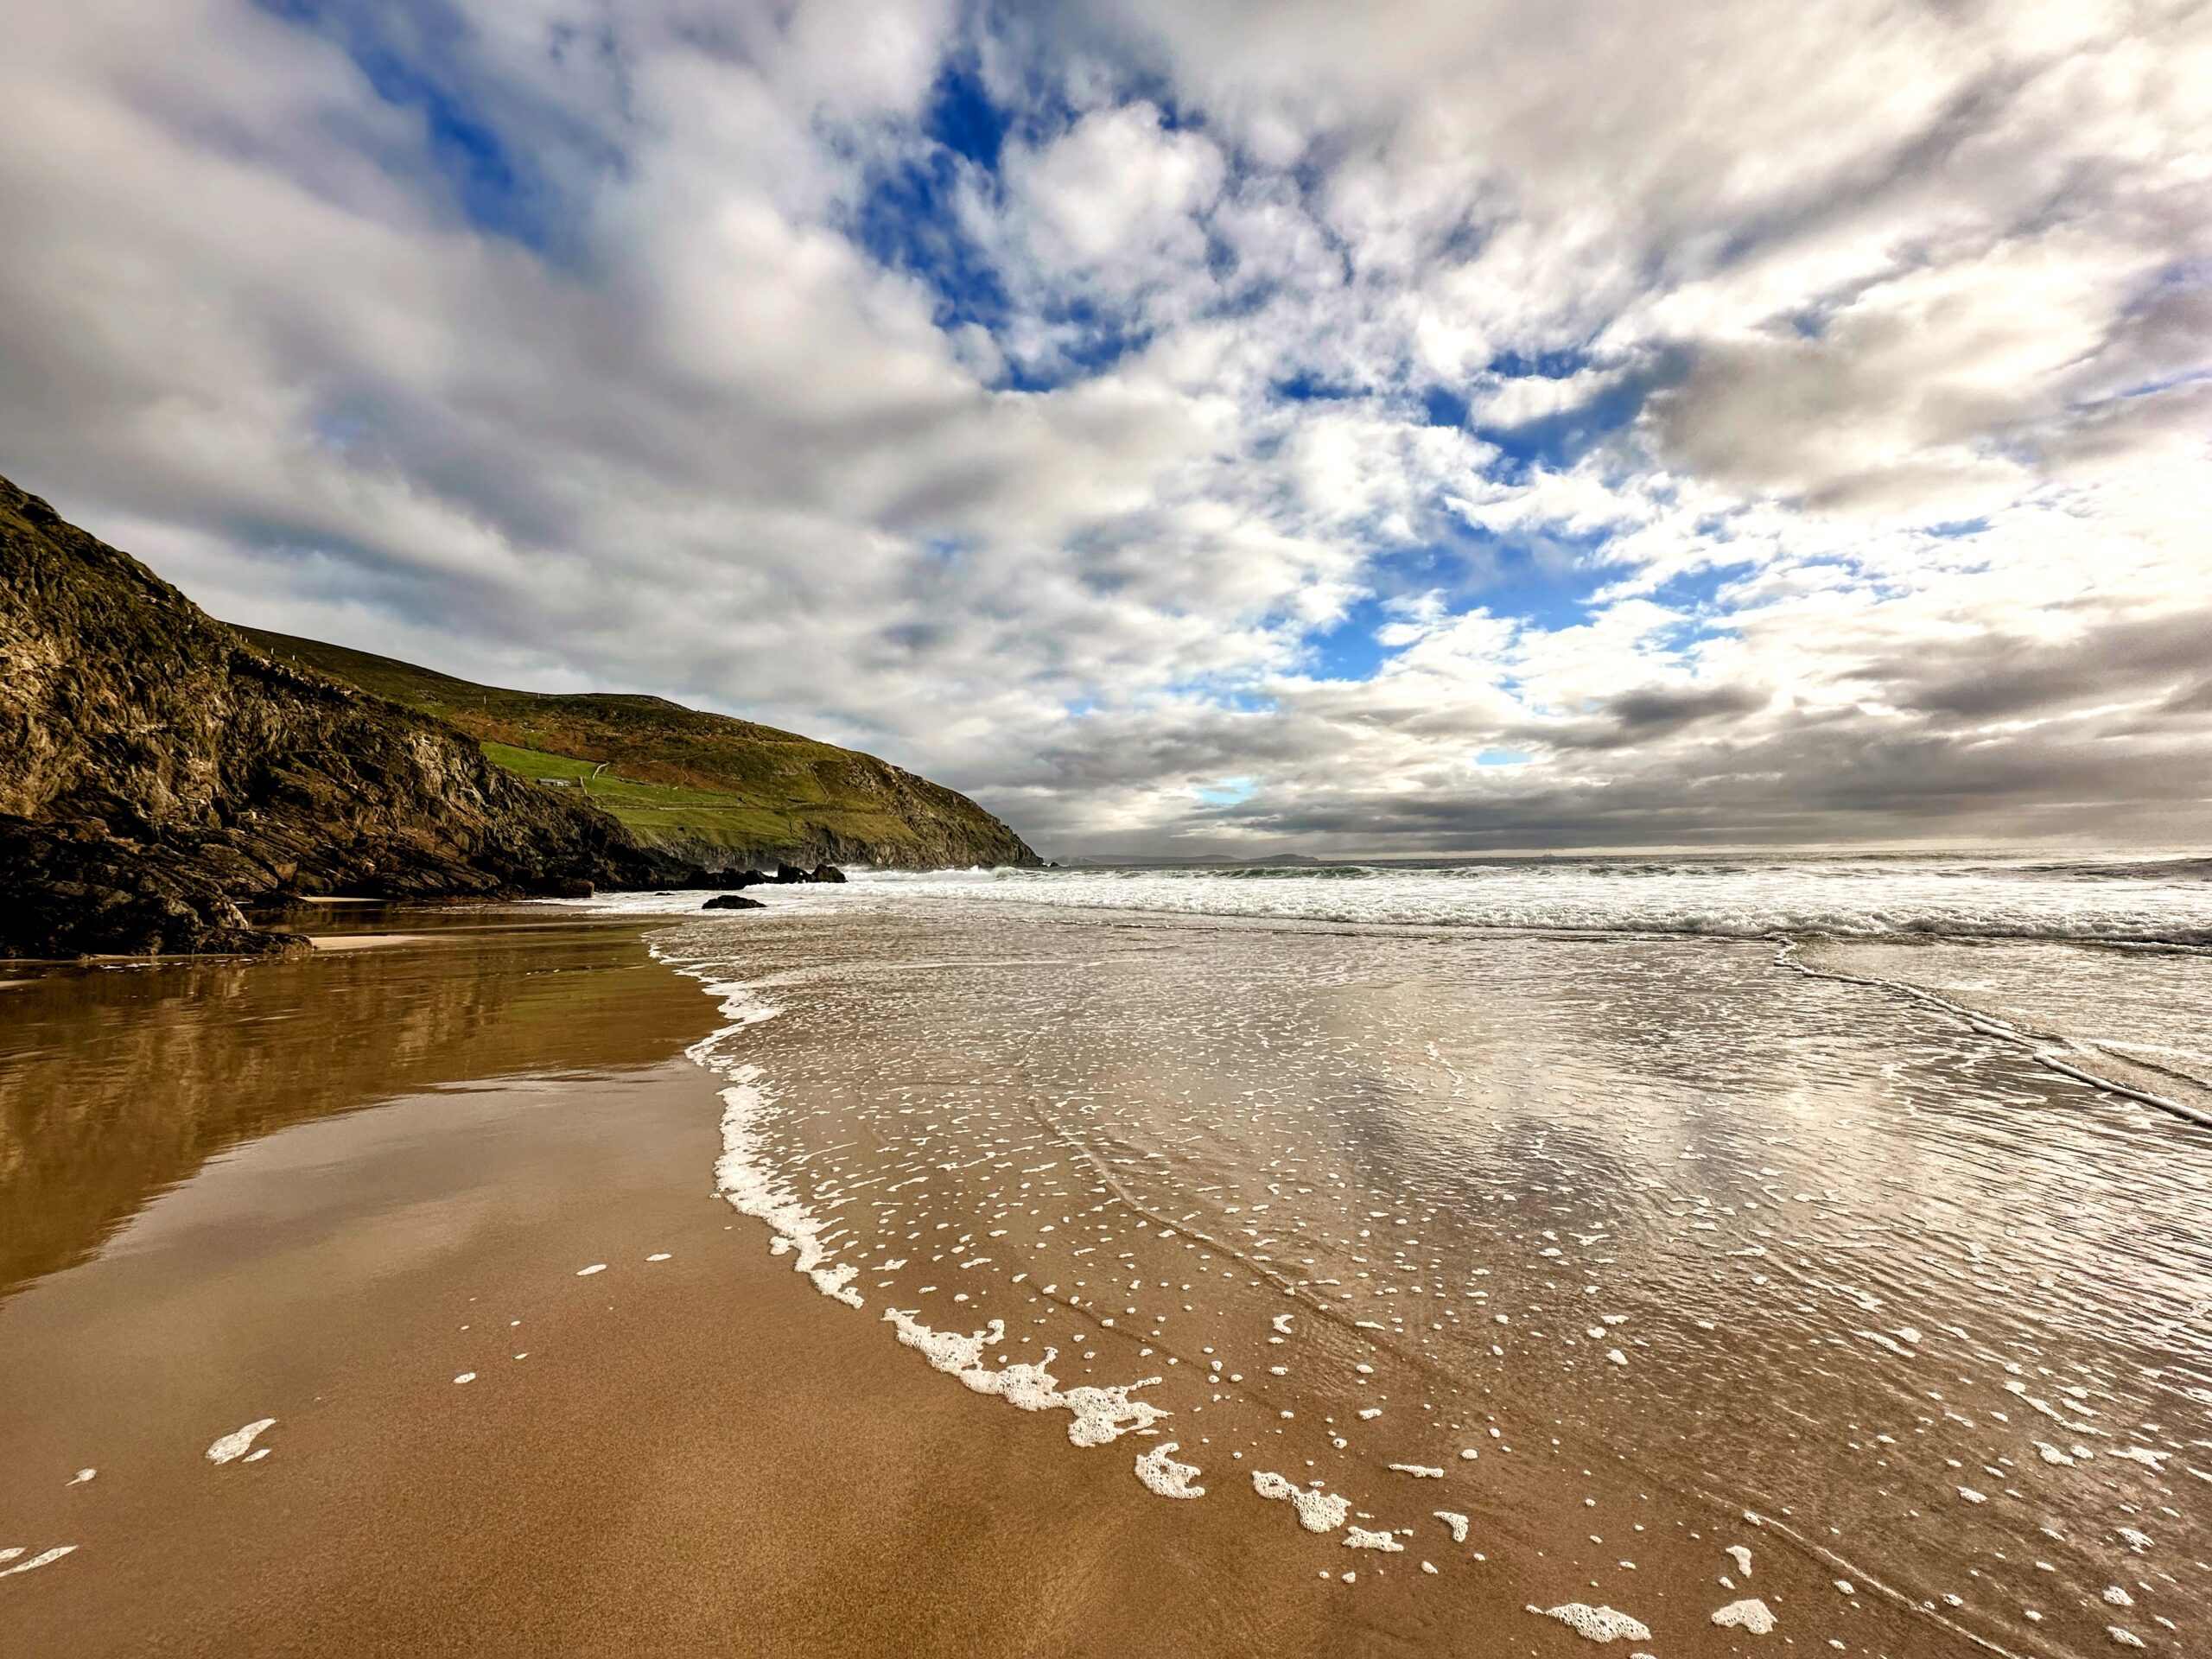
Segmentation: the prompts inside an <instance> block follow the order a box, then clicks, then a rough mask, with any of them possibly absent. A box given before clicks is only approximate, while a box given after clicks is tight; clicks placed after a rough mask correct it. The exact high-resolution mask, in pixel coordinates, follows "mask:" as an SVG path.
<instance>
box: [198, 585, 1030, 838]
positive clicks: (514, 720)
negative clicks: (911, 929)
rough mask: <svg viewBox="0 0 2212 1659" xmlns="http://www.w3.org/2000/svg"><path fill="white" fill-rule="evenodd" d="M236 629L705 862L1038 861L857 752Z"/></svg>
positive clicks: (649, 701)
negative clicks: (439, 724)
mask: <svg viewBox="0 0 2212 1659" xmlns="http://www.w3.org/2000/svg"><path fill="white" fill-rule="evenodd" d="M238 632H239V633H240V634H242V635H243V636H244V637H245V639H247V640H248V641H250V642H251V643H252V644H253V645H255V646H257V648H258V649H260V650H262V651H264V652H267V653H268V654H269V655H270V657H271V658H274V659H275V660H277V661H280V662H284V663H287V664H295V665H299V666H304V667H306V668H308V669H310V670H312V671H316V672H318V673H321V674H323V675H327V676H328V677H332V678H334V679H336V680H339V681H340V682H342V683H346V684H349V685H353V686H355V687H358V688H359V689H360V690H364V691H366V692H369V693H371V694H372V695H374V696H379V697H382V698H385V699H386V700H388V701H390V702H395V703H397V704H398V705H400V706H401V707H404V708H406V709H411V710H413V711H415V712H416V713H418V714H423V715H429V716H431V717H432V718H435V719H437V720H440V721H444V722H445V723H447V724H448V725H450V726H452V727H454V728H456V729H458V730H460V731H461V732H464V733H466V734H467V735H468V736H470V737H472V738H474V739H475V740H476V741H478V742H479V743H480V745H482V746H483V748H484V750H485V753H486V754H487V755H489V756H490V757H491V758H492V759H493V760H494V761H496V762H498V763H499V764H500V765H502V766H505V768H506V769H507V770H509V771H510V772H515V773H517V774H518V775H520V776H523V777H526V778H531V779H534V780H537V781H538V782H540V783H554V784H560V785H566V786H567V787H569V788H570V789H574V790H575V791H580V792H582V794H584V795H586V796H588V798H590V800H591V801H592V803H593V804H594V805H597V806H600V807H602V808H604V809H605V810H607V811H609V812H611V813H613V816H614V817H616V818H617V819H618V820H619V821H620V823H622V825H623V827H624V828H625V829H627V830H628V831H629V833H630V834H631V836H632V837H634V838H635V839H636V840H637V841H638V842H639V843H640V844H641V845H643V846H645V847H648V848H651V849H656V850H658V851H660V852H663V853H665V854H668V855H671V856H675V857H679V858H682V859H684V860H686V861H690V862H693V863H697V864H701V865H703V866H705V867H707V868H709V869H717V868H738V867H742V866H747V865H760V866H766V865H772V864H775V863H778V862H789V863H793V864H817V863H821V862H824V861H828V862H831V863H841V864H842V863H860V864H871V865H879V866H884V867H887V868H906V869H926V868H946V867H965V866H969V865H977V864H982V865H1001V864H1014V865H1025V866H1035V865H1037V864H1039V863H1040V862H1041V860H1039V857H1038V855H1037V854H1036V852H1035V851H1034V850H1033V849H1032V848H1030V846H1029V845H1028V843H1027V842H1024V841H1023V840H1022V839H1021V837H1020V836H1018V835H1016V834H1015V833H1014V830H1013V829H1009V828H1008V827H1007V825H1006V824H1005V823H1003V822H1002V821H1001V820H1000V819H999V818H997V817H994V816H993V815H992V814H990V813H989V812H988V811H986V810H984V809H983V808H982V807H981V806H979V805H977V804H976V803H975V802H974V801H972V800H970V799H969V798H968V797H966V796H964V795H963V794H960V793H959V792H958V791H955V790H952V789H949V788H947V787H946V786H945V785H942V784H938V783H935V782H932V781H931V779H927V778H925V777H923V776H922V775H921V774H919V773H918V772H911V771H909V770H907V769H906V767H904V766H898V765H896V764H895V763H893V762H892V761H888V760H882V759H880V757H878V756H875V755H872V754H868V753H865V752H863V751H861V750H858V749H849V748H844V747H840V746H838V745H836V744H831V743H824V742H822V741H818V740H817V739H814V738H810V737H806V736H804V735H802V734H798V733H796V732H791V731H786V730H784V729H782V728H779V727H773V726H767V725H763V724H761V723H760V722H759V721H749V720H745V719H743V718H741V717H740V716H737V715H718V714H714V713H711V712H709V711H708V710H705V709H694V708H691V707H690V706H689V705H687V704H684V703H680V702H675V701H673V700H672V699H670V698H667V697H661V696H654V695H652V694H650V693H645V692H619V691H520V690H508V689H505V688H503V687H499V686H490V685H484V684H480V683H477V682H475V681H472V680H465V679H462V678H461V677H459V676H457V675H453V674H448V673H446V672H444V671H442V670H438V669H428V668H423V667H421V666H419V665H417V664H412V663H409V662H405V661H404V660H402V659H400V658H393V657H385V656H382V655H379V654H378V653H376V652H366V651H361V650H359V649H358V648H355V647H353V646H349V645H331V644H328V643H327V642H324V641H321V640H315V639H302V638H299V637H297V636H294V635H289V634H280V633H276V632H270V631H269V630H266V629H259V628H251V627H244V626H239V627H238Z"/></svg>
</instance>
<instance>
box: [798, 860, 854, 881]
mask: <svg viewBox="0 0 2212 1659" xmlns="http://www.w3.org/2000/svg"><path fill="white" fill-rule="evenodd" d="M806 879H807V880H810V881H842V880H844V879H845V873H844V872H843V871H842V870H841V869H839V868H837V867H836V865H835V864H817V865H816V866H815V867H814V874H812V875H810V876H808V877H807V878H806Z"/></svg>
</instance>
